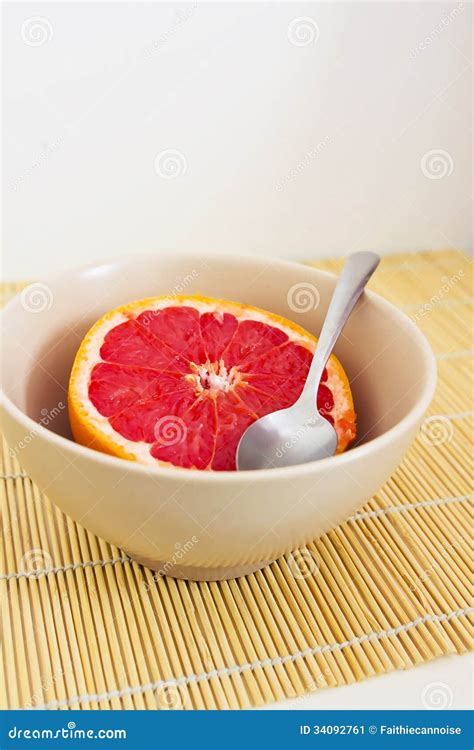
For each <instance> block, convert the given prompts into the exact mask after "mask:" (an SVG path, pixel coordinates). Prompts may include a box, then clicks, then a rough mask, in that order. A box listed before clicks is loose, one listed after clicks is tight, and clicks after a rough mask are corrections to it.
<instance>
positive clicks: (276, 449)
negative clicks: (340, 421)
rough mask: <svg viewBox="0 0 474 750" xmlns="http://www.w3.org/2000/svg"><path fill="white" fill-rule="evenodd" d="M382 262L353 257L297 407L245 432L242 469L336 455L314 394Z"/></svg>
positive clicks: (374, 257)
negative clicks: (351, 317) (359, 302)
mask: <svg viewBox="0 0 474 750" xmlns="http://www.w3.org/2000/svg"><path fill="white" fill-rule="evenodd" d="M379 262H380V258H379V256H378V255H376V254H375V253H369V252H361V253H354V255H350V256H349V258H348V259H347V262H346V264H345V266H344V268H343V270H342V273H341V275H340V277H339V279H338V282H337V285H336V288H335V290H334V293H333V296H332V299H331V303H330V305H329V309H328V311H327V314H326V319H325V321H324V324H323V327H322V330H321V334H320V337H319V340H318V343H317V345H316V349H315V352H314V355H313V361H312V362H311V367H310V369H309V372H308V377H307V379H306V383H305V385H304V388H303V390H302V392H301V395H300V396H299V398H298V400H297V401H296V402H295V403H294V404H293V406H290V407H289V408H288V409H280V410H279V411H274V412H273V413H272V414H267V415H266V416H264V417H261V418H260V419H257V421H256V422H254V423H253V424H252V425H250V427H248V428H247V429H246V430H245V432H244V434H243V435H242V437H241V439H240V442H239V445H238V446H237V469H238V470H239V471H243V470H245V469H270V468H275V467H280V466H292V465H294V464H304V463H307V462H308V461H317V460H318V459H320V458H327V457H328V456H333V455H334V454H335V452H336V447H337V434H336V431H335V429H334V427H333V426H332V425H331V424H330V423H329V422H328V421H327V419H324V417H322V416H321V415H320V414H319V412H318V410H317V407H316V394H317V391H318V388H319V383H320V381H321V376H322V374H323V370H324V368H325V366H326V362H327V361H328V359H329V355H330V354H331V352H332V350H333V348H334V346H335V344H336V341H337V339H338V338H339V335H340V333H341V331H342V329H343V328H344V326H345V324H346V322H347V319H348V317H349V315H350V314H351V312H352V310H353V308H354V305H355V303H356V302H357V300H358V299H359V297H360V295H361V294H362V292H363V291H364V288H365V285H366V284H367V282H368V280H369V279H370V277H371V276H372V274H373V272H374V271H375V269H376V268H377V266H378V264H379Z"/></svg>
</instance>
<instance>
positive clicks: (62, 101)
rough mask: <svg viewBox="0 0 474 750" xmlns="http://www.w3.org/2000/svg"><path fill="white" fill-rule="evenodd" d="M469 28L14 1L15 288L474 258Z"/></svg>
mask: <svg viewBox="0 0 474 750" xmlns="http://www.w3.org/2000/svg"><path fill="white" fill-rule="evenodd" d="M471 12H472V8H471V7H470V6H469V5H468V3H464V4H463V3H457V2H455V3H424V2H423V3H419V2H418V3H417V2H401V3H385V2H378V3H358V2H353V3H350V4H348V3H335V2H333V3H300V2H293V3H281V4H278V5H277V4H274V3H232V4H227V3H220V4H207V3H198V4H197V5H196V6H193V5H192V3H184V4H172V3H152V2H145V3H95V2H83V3H77V4H76V3H69V2H63V3H44V2H35V3H10V4H7V5H6V6H4V7H3V14H4V23H3V37H4V52H3V58H4V64H5V82H4V127H3V137H4V148H5V184H4V191H3V194H4V210H5V220H4V233H3V234H4V236H3V273H4V276H5V277H6V278H41V277H43V276H44V275H45V274H46V273H48V272H50V271H51V270H55V269H60V268H63V267H66V266H71V265H74V264H78V263H84V262H88V261H93V260H96V259H99V258H104V257H112V256H115V255H120V254H124V253H129V252H135V251H150V250H152V251H156V252H160V251H162V250H164V249H167V250H172V251H176V252H180V251H184V250H186V251H189V250H192V251H195V252H196V253H200V252H203V251H207V250H212V251H216V250H217V251H223V252H229V251H230V252H232V251H244V252H257V253H264V254H267V255H277V256H286V257H292V258H297V259H303V258H309V257H317V256H327V255H330V254H331V255H336V254H343V253H346V252H348V251H349V250H355V249H362V248H372V249H377V250H379V251H382V252H394V251H408V250H417V249H427V248H443V247H460V248H463V249H469V247H470V245H471V239H470V231H471V227H470V194H471V184H470V169H471V157H470V127H471V125H472V122H471V111H470V97H471V93H470V83H471V71H472V68H471V58H472V50H471V48H470V29H471ZM32 17H33V18H35V17H36V18H37V17H40V21H39V22H38V23H36V22H32V21H31V20H29V19H31V18H32ZM300 17H310V21H309V22H308V24H309V27H308V28H307V29H306V31H307V32H308V35H307V36H305V35H304V31H305V29H302V28H300V29H299V31H300V33H301V34H302V36H298V28H297V29H296V31H295V34H296V36H295V35H293V37H292V34H291V28H293V29H294V25H293V27H290V37H292V39H293V42H294V41H295V40H296V42H299V43H298V44H295V43H292V41H290V39H289V36H288V29H289V24H290V23H291V22H292V21H293V19H297V18H300ZM311 19H313V20H311ZM300 25H301V24H300ZM296 26H298V24H297V25H296ZM306 42H308V43H306ZM167 149H173V150H177V151H179V152H180V154H179V155H178V160H177V162H176V163H175V164H172V163H170V162H168V164H167V165H166V164H165V165H164V167H163V164H162V163H161V162H158V163H157V165H155V157H156V156H157V154H159V153H161V152H162V151H164V150H167ZM433 150H434V151H436V152H438V151H440V150H441V151H442V153H441V154H440V155H437V154H435V155H434V156H433V157H432V155H430V153H429V152H431V151H433ZM427 154H428V155H427ZM156 166H157V167H158V173H157V171H156ZM166 166H168V167H169V168H173V167H177V172H178V174H177V175H176V176H175V177H174V178H172V179H167V178H166V177H163V176H162V175H160V174H159V172H160V170H161V171H162V172H163V169H164V168H166ZM180 172H181V174H179V173H180Z"/></svg>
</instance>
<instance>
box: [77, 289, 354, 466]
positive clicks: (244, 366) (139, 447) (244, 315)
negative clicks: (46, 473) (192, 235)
mask: <svg viewBox="0 0 474 750" xmlns="http://www.w3.org/2000/svg"><path fill="white" fill-rule="evenodd" d="M315 343H316V339H315V338H314V336H312V335H311V334H309V333H308V332H307V331H305V330H304V329H303V328H301V327H300V326H298V325H296V324H295V323H293V322H291V321H289V320H286V319H284V318H281V317H279V316H277V315H274V314H272V313H269V312H266V311H264V310H260V309H258V308H254V307H249V306H246V305H241V304H239V303H236V302H228V301H225V300H214V299H209V298H205V297H185V296H176V297H156V298H151V299H146V300H140V301H138V302H133V303H131V304H129V305H126V306H124V307H121V308H117V309H116V310H113V311H111V312H109V313H107V314H106V315H104V316H103V317H102V318H101V319H100V320H99V321H98V322H97V323H96V324H95V325H94V326H93V327H92V328H91V330H90V331H89V333H88V334H87V335H86V337H85V339H84V340H83V342H82V344H81V346H80V348H79V351H78V352H77V355H76V359H75V362H74V366H73V369H72V373H71V378H70V383H69V415H70V421H71V428H72V431H73V435H74V438H75V439H76V441H77V442H79V443H81V444H83V445H86V446H89V447H91V448H95V449H97V450H100V451H103V452H105V453H109V454H112V455H115V456H119V457H122V458H127V459H130V460H135V461H139V462H141V463H145V464H149V465H155V466H157V465H158V466H160V465H161V466H170V465H173V466H176V467H182V468H192V469H202V470H214V471H226V470H227V471H232V470H235V468H236V466H235V456H236V450H237V445H238V442H239V440H240V438H241V436H242V434H243V433H244V431H245V430H246V429H247V427H248V426H249V425H251V424H252V422H254V421H255V420H256V419H258V418H259V417H262V416H264V415H265V414H268V413H270V412H273V411H276V410H278V409H284V408H286V407H288V406H291V405H292V404H293V403H294V402H295V401H296V399H297V398H298V396H299V395H300V393H301V390H302V388H303V385H304V382H305V380H306V376H307V373H308V369H309V366H310V363H311V358H312V353H313V351H314V346H315ZM315 404H317V408H318V410H319V412H320V413H321V414H322V415H323V416H324V417H325V418H326V419H327V420H328V421H329V422H331V424H333V425H334V427H335V429H336V432H337V435H338V447H337V452H338V453H340V452H342V451H344V450H345V449H346V448H347V447H348V446H349V445H350V443H351V442H352V441H353V440H354V438H355V435H356V415H355V412H354V406H353V401H352V395H351V390H350V386H349V382H348V379H347V376H346V374H345V372H344V370H343V368H342V366H341V364H340V362H339V361H338V360H337V358H336V357H335V356H334V355H332V356H331V357H330V359H329V361H328V363H327V366H326V369H325V371H324V374H323V378H322V382H321V384H320V387H319V389H318V393H317V394H315Z"/></svg>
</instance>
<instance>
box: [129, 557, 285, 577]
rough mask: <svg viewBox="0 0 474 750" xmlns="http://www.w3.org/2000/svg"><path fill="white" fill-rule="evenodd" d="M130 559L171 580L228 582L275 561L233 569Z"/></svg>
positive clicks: (141, 558) (144, 558) (149, 559)
mask: <svg viewBox="0 0 474 750" xmlns="http://www.w3.org/2000/svg"><path fill="white" fill-rule="evenodd" d="M129 557H131V559H132V560H134V561H135V562H136V563H138V564H139V565H143V566H144V567H145V568H150V569H151V570H156V571H157V572H158V573H160V574H161V575H166V576H170V577H171V578H180V579H181V580H183V581H227V580H228V579H229V578H241V576H247V575H249V574H250V573H255V572H256V571H257V570H261V569H262V568H265V567H266V566H267V565H270V563H272V562H273V560H265V562H260V563H254V564H253V565H240V566H237V567H233V568H193V567H191V566H188V565H170V563H169V562H160V561H159V560H153V559H151V558H146V557H138V556H137V555H130V554H129Z"/></svg>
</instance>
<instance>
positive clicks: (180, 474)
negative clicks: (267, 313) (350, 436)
mask: <svg viewBox="0 0 474 750" xmlns="http://www.w3.org/2000/svg"><path fill="white" fill-rule="evenodd" d="M132 258H133V260H134V262H136V261H137V260H140V259H143V260H144V261H146V260H148V261H151V260H153V261H156V260H157V259H159V260H160V261H161V260H162V261H164V262H166V261H176V260H179V261H183V262H186V261H194V263H196V262H197V261H201V262H204V263H207V262H208V261H209V262H211V261H212V260H219V261H221V262H222V260H227V261H230V262H232V261H233V262H235V261H239V262H244V263H250V264H254V265H260V264H261V263H262V262H265V261H266V262H267V263H271V264H272V265H275V264H278V265H279V266H281V267H283V269H284V268H288V269H289V270H290V269H293V270H294V269H295V268H298V270H301V269H302V268H306V269H307V270H309V271H310V272H312V273H315V274H319V275H322V276H325V277H327V278H329V279H331V280H333V279H335V278H337V276H336V274H333V273H330V272H328V271H323V270H321V269H319V268H317V267H315V266H312V265H309V263H305V262H304V261H301V262H298V261H290V260H286V259H282V258H273V257H271V258H267V256H260V255H256V254H249V255H246V254H239V253H207V254H206V255H204V256H201V255H197V254H192V253H183V254H181V253H180V254H179V255H178V256H177V255H176V254H175V253H172V252H168V253H160V255H159V256H157V255H156V254H153V253H136V254H133V255H131V254H128V255H120V256H117V257H114V258H110V259H104V260H102V261H99V262H93V263H88V264H85V265H82V266H76V267H74V268H72V269H66V270H63V271H61V272H59V273H55V274H52V275H50V276H47V277H45V278H44V279H41V283H44V284H47V285H49V284H51V285H53V286H54V284H57V283H60V282H61V280H63V279H67V278H70V276H71V275H75V274H81V273H84V272H86V271H94V270H96V269H98V268H103V267H104V266H110V265H117V264H125V263H126V262H127V261H130V260H131V259H132ZM382 260H383V257H382ZM311 262H313V261H311ZM33 283H34V282H33ZM20 295H21V292H19V293H17V294H16V295H14V297H12V299H11V300H9V301H8V302H7V304H6V305H5V306H4V307H3V308H2V310H1V311H0V320H1V321H2V325H3V322H4V318H5V316H6V315H7V314H8V312H9V310H10V309H11V308H12V307H14V306H15V305H17V304H19V303H20ZM364 296H365V297H366V298H368V299H370V300H372V301H373V302H374V303H375V304H376V305H378V306H379V307H380V308H382V310H385V311H387V312H389V313H390V314H391V315H392V316H393V315H394V316H395V318H398V322H399V324H400V325H401V326H403V328H405V329H408V326H410V333H411V335H412V336H413V337H414V338H415V340H416V342H417V344H418V347H419V349H420V351H421V354H422V356H423V359H424V363H425V375H424V376H423V377H425V376H426V382H425V384H424V387H423V391H422V393H421V395H420V397H419V398H418V400H417V402H416V403H415V404H414V406H413V407H412V408H411V409H410V411H409V412H408V414H406V415H405V416H404V417H403V418H402V419H401V420H400V421H399V422H397V423H396V424H395V425H393V427H390V428H389V429H388V430H387V431H386V432H384V433H382V435H378V436H377V437H375V438H373V439H372V440H369V441H368V442H367V443H362V445H357V446H355V447H354V448H350V449H349V450H347V451H345V452H344V453H340V454H338V455H335V456H329V457H328V458H323V459H320V460H319V461H310V462H308V463H305V464H295V465H293V466H284V467H275V468H272V469H247V470H245V471H237V470H235V471H215V472H213V471H202V470H200V469H187V468H184V467H174V466H170V467H168V466H166V467H161V466H149V465H146V464H141V463H139V462H138V461H129V460H127V459H125V458H120V457H119V456H112V455H109V454H107V453H102V452H101V451H96V450H94V449H93V448H88V447H87V446H84V445H80V444H79V443H76V442H75V441H74V440H71V439H69V438H66V437H64V436H63V435H58V434H57V433H55V432H52V431H51V430H48V429H47V428H46V427H44V426H43V425H41V424H40V423H39V422H36V421H35V420H34V419H32V417H30V416H28V415H27V414H25V412H24V411H22V409H20V408H19V407H18V406H17V405H16V404H15V403H14V402H13V401H12V400H11V399H10V398H9V396H8V395H7V394H6V393H5V391H4V389H3V383H0V405H1V407H2V408H3V409H4V410H5V411H6V412H7V413H8V414H9V415H10V416H11V417H12V419H14V420H16V421H18V422H20V423H21V424H23V425H24V426H25V427H26V428H27V434H28V432H31V431H32V430H34V431H35V433H36V434H39V435H40V436H43V437H44V439H45V440H46V441H51V442H52V443H53V444H54V445H55V446H56V447H57V448H58V449H61V448H63V449H66V450H68V451H71V452H72V453H76V454H77V456H78V457H80V456H81V457H84V458H86V459H87V458H89V459H90V460H95V461H97V462H98V463H99V464H102V465H104V466H111V467H112V468H113V467H114V466H115V467H118V466H120V465H122V466H123V467H125V466H126V467H127V469H128V471H130V472H132V473H135V472H136V473H138V474H141V475H142V476H143V475H144V474H152V475H153V476H156V477H157V478H158V477H159V478H167V479H173V478H174V479H180V480H183V479H186V480H191V481H198V482H201V483H204V484H206V483H208V482H209V483H213V484H215V483H216V482H229V481H234V482H240V481H245V480H247V481H248V480H249V479H252V481H253V482H265V481H266V480H267V479H270V478H272V477H273V478H274V479H278V478H283V477H288V478H289V479H291V477H294V476H296V475H298V476H301V475H303V476H304V475H306V474H310V473H312V472H313V471H314V468H315V466H318V468H320V469H321V470H324V469H328V468H336V467H340V468H341V469H343V467H344V466H345V465H346V464H350V463H352V462H353V461H356V460H357V459H358V458H363V457H365V456H366V455H368V454H370V453H371V452H373V451H374V450H375V449H383V448H384V447H386V446H388V445H390V443H391V441H392V438H393V437H394V436H395V435H396V434H397V433H404V432H408V431H410V430H411V429H412V428H414V427H415V426H416V425H417V424H418V422H419V421H420V419H421V418H422V416H423V414H424V413H425V412H426V410H427V408H428V406H429V405H430V403H431V400H432V398H433V395H434V392H435V388H436V381H437V367H436V359H435V355H434V353H433V350H432V349H431V346H430V344H429V343H428V340H427V338H426V336H425V335H424V334H423V333H422V332H421V331H420V330H419V329H418V327H417V326H416V325H415V323H413V321H412V320H411V319H410V318H409V317H408V315H406V314H405V313H404V312H402V311H401V310H400V309H399V308H398V307H397V306H396V305H394V304H392V303H391V302H389V301H388V300H386V299H385V298H384V297H382V296H381V295H379V294H376V293H375V292H372V291H370V290H366V291H365V292H364ZM362 299H363V298H362ZM420 379H422V378H420ZM117 462H119V463H117Z"/></svg>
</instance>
